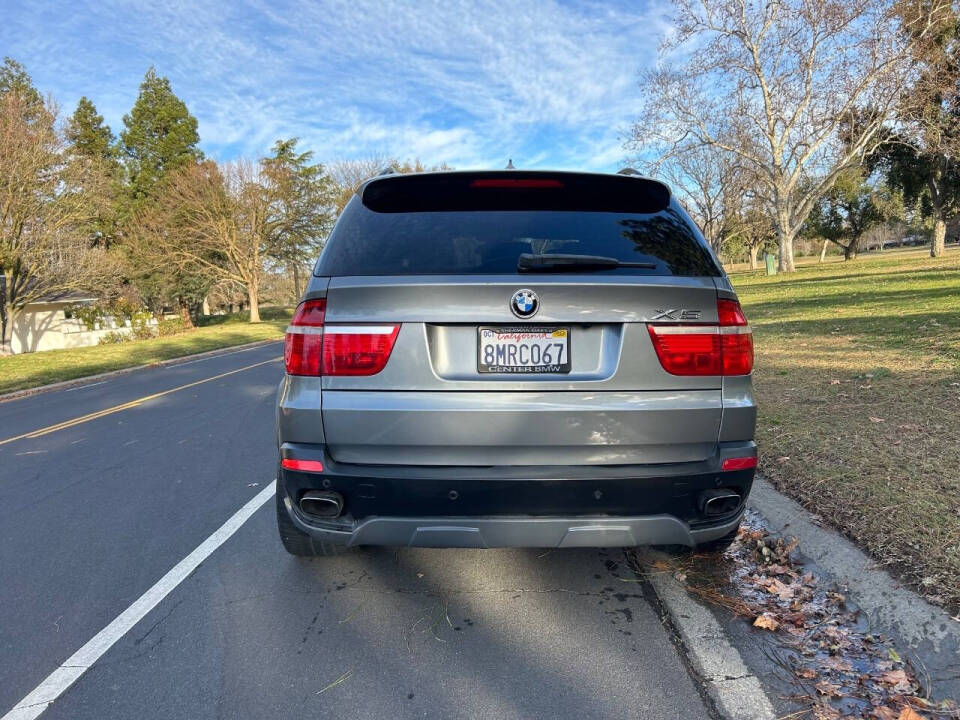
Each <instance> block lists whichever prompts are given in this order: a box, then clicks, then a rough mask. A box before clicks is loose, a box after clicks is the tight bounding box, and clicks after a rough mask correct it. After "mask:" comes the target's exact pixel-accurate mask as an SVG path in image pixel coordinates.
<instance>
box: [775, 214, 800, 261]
mask: <svg viewBox="0 0 960 720" xmlns="http://www.w3.org/2000/svg"><path fill="white" fill-rule="evenodd" d="M793 235H794V233H793V229H792V228H791V227H790V214H789V213H788V212H787V209H786V208H780V209H778V210H777V243H778V244H779V246H780V263H779V270H780V272H793V271H795V270H796V269H797V268H796V265H794V264H793Z"/></svg>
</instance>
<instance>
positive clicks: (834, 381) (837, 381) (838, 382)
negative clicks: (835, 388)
mask: <svg viewBox="0 0 960 720" xmlns="http://www.w3.org/2000/svg"><path fill="white" fill-rule="evenodd" d="M830 384H831V385H839V384H840V381H839V380H831V381H830Z"/></svg>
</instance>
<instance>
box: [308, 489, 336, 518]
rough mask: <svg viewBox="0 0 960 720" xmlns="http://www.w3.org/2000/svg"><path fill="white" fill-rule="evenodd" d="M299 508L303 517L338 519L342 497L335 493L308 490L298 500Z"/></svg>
mask: <svg viewBox="0 0 960 720" xmlns="http://www.w3.org/2000/svg"><path fill="white" fill-rule="evenodd" d="M299 507H300V511H301V512H302V513H303V514H304V515H310V516H312V517H319V518H328V519H329V518H335V517H340V514H341V513H342V512H343V496H342V495H341V494H340V493H335V492H325V491H320V490H309V491H307V492H305V493H304V494H303V497H301V498H300V503H299Z"/></svg>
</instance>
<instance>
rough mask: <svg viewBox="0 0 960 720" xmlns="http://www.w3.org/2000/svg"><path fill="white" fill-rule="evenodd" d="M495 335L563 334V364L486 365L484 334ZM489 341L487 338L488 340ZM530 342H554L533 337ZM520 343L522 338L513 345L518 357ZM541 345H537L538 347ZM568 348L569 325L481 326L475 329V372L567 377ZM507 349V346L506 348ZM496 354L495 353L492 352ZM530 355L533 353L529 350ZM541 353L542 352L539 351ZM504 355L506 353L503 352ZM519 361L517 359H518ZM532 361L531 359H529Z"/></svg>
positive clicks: (568, 372) (569, 342)
mask: <svg viewBox="0 0 960 720" xmlns="http://www.w3.org/2000/svg"><path fill="white" fill-rule="evenodd" d="M485 332H487V333H495V334H496V335H509V334H517V335H521V336H522V335H526V334H532V335H534V336H536V335H539V334H550V335H554V336H555V333H557V332H563V333H565V337H564V339H565V342H564V343H563V348H564V349H563V351H562V352H561V357H562V358H563V360H564V362H562V363H547V364H543V363H540V364H536V365H534V364H531V363H527V364H523V365H509V364H504V365H499V364H496V363H487V362H484V333H485ZM488 340H489V338H488ZM531 340H540V341H541V343H542V342H544V341H545V342H546V343H547V344H550V345H555V344H556V342H551V341H552V338H536V337H533V338H531ZM520 341H522V338H521V339H520V340H518V342H517V343H516V344H515V345H514V347H518V350H517V355H518V356H519V354H520V352H521V351H520V350H519V342H520ZM541 343H537V345H538V347H539V346H540V344H541ZM570 346H571V330H570V326H569V325H482V326H480V327H478V328H477V372H478V373H480V374H482V375H568V374H570V367H571V365H570ZM507 347H509V346H507ZM494 352H496V351H494ZM529 352H530V353H532V352H533V351H532V350H530V351H529ZM540 352H541V353H542V352H543V350H542V349H541V350H540ZM505 354H506V351H505ZM518 359H519V357H518ZM531 360H532V358H531Z"/></svg>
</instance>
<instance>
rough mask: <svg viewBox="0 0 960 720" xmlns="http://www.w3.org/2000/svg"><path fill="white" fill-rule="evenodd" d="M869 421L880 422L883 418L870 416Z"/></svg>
mask: <svg viewBox="0 0 960 720" xmlns="http://www.w3.org/2000/svg"><path fill="white" fill-rule="evenodd" d="M870 422H872V423H882V422H884V419H883V418H878V417H871V418H870Z"/></svg>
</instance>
